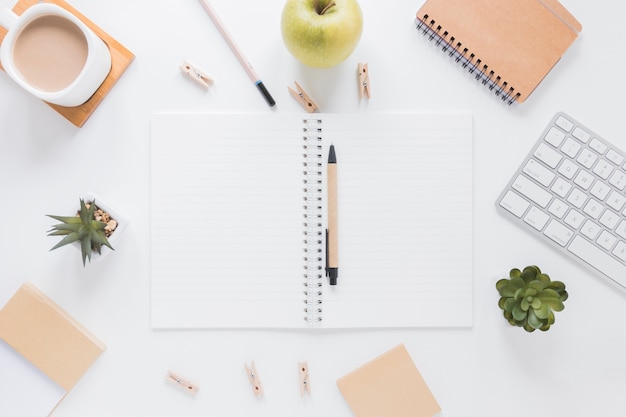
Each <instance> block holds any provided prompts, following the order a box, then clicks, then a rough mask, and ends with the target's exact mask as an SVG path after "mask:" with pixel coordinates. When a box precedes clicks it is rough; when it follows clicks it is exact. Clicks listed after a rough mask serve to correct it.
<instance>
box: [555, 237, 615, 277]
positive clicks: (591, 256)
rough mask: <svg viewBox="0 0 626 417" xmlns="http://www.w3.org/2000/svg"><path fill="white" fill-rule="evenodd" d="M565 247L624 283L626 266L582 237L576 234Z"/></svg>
mask: <svg viewBox="0 0 626 417" xmlns="http://www.w3.org/2000/svg"><path fill="white" fill-rule="evenodd" d="M567 249H568V250H569V251H570V252H571V253H573V254H574V255H576V256H577V257H578V258H580V259H581V260H583V261H584V262H585V263H587V264H588V265H591V266H592V267H594V268H596V269H597V270H598V271H600V272H602V273H603V274H605V275H606V276H608V277H609V278H611V279H613V280H614V281H615V282H617V283H618V284H620V285H622V286H623V285H626V266H624V265H623V264H621V263H620V262H619V261H618V260H617V259H615V258H613V257H611V255H608V254H607V253H605V252H603V251H602V250H601V249H599V248H598V247H596V246H594V245H593V244H592V243H590V242H589V241H587V240H586V239H585V238H584V237H581V236H576V237H575V238H574V239H573V240H572V244H571V245H569V246H568V248H567Z"/></svg>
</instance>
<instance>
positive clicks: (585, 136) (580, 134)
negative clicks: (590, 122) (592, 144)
mask: <svg viewBox="0 0 626 417" xmlns="http://www.w3.org/2000/svg"><path fill="white" fill-rule="evenodd" d="M572 136H574V137H575V138H576V139H578V140H579V141H581V142H582V143H587V142H588V141H589V138H591V135H590V134H589V133H587V132H586V131H585V130H583V129H582V128H580V127H577V128H575V129H574V131H573V132H572Z"/></svg>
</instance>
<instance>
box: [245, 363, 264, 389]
mask: <svg viewBox="0 0 626 417" xmlns="http://www.w3.org/2000/svg"><path fill="white" fill-rule="evenodd" d="M243 366H244V367H245V368H246V374H247V375H248V380H249V381H250V385H251V386H252V392H254V395H255V396H256V397H258V396H260V395H261V394H263V387H262V386H261V379H260V378H259V374H258V373H257V371H256V367H255V366H254V361H252V363H251V364H250V366H248V365H247V364H244V365H243Z"/></svg>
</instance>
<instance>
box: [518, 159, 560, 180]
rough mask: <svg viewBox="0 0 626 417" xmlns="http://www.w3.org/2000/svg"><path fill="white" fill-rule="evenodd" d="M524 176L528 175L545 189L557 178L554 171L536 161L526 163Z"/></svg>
mask: <svg viewBox="0 0 626 417" xmlns="http://www.w3.org/2000/svg"><path fill="white" fill-rule="evenodd" d="M524 174H526V175H528V176H529V177H531V178H532V179H534V180H535V181H537V182H538V183H539V184H541V185H543V186H544V187H547V186H549V185H550V183H552V180H553V179H554V177H555V175H554V173H553V172H552V171H550V170H549V169H548V168H546V167H544V166H543V165H541V164H540V163H539V162H537V161H535V160H534V159H531V160H529V161H528V162H527V163H526V165H525V166H524Z"/></svg>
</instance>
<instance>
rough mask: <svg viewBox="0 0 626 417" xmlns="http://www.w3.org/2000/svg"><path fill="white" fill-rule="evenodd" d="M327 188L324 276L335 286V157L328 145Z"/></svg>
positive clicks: (336, 240)
mask: <svg viewBox="0 0 626 417" xmlns="http://www.w3.org/2000/svg"><path fill="white" fill-rule="evenodd" d="M326 179H327V184H328V185H327V186H328V229H326V276H327V277H328V279H329V281H330V285H337V276H338V275H339V262H338V252H339V245H338V239H337V156H336V155H335V147H334V146H333V145H330V149H329V151H328V165H327V176H326Z"/></svg>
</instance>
